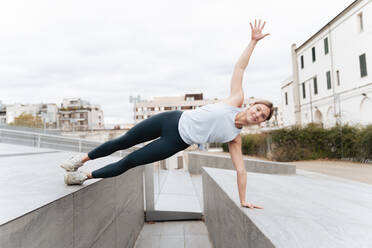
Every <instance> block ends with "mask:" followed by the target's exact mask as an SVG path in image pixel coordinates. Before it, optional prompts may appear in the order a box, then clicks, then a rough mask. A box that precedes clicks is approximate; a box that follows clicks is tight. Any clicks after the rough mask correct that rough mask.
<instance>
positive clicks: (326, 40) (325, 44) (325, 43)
mask: <svg viewBox="0 0 372 248" xmlns="http://www.w3.org/2000/svg"><path fill="white" fill-rule="evenodd" d="M328 51H329V50H328V37H327V38H325V39H324V54H328Z"/></svg>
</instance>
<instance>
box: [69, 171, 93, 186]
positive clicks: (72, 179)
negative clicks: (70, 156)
mask: <svg viewBox="0 0 372 248" xmlns="http://www.w3.org/2000/svg"><path fill="white" fill-rule="evenodd" d="M87 179H88V173H87V172H83V171H74V172H66V173H65V184H67V185H76V184H77V185H82V184H83V183H84V181H85V180H87Z"/></svg>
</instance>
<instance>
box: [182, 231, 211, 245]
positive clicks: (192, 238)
mask: <svg viewBox="0 0 372 248" xmlns="http://www.w3.org/2000/svg"><path fill="white" fill-rule="evenodd" d="M185 248H213V247H212V244H211V242H210V240H209V237H208V234H204V235H185Z"/></svg>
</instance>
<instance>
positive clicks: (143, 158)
mask: <svg viewBox="0 0 372 248" xmlns="http://www.w3.org/2000/svg"><path fill="white" fill-rule="evenodd" d="M187 147H188V145H187V144H185V143H180V142H179V141H178V140H177V139H175V138H174V137H169V136H168V137H167V136H166V137H161V138H160V139H157V140H154V141H153V142H151V143H149V144H147V145H146V146H144V147H142V148H140V149H138V150H136V151H134V152H132V153H130V154H128V155H127V156H126V157H125V158H123V159H121V160H119V161H118V162H115V163H112V164H109V165H106V166H105V167H103V168H101V169H98V170H95V171H93V172H92V173H91V176H92V177H93V178H107V177H114V176H117V175H120V174H122V173H124V172H126V171H127V170H129V169H131V168H133V167H136V166H139V165H143V164H149V163H152V162H156V161H159V160H163V159H166V158H168V157H170V156H172V155H173V154H175V153H177V152H179V151H181V150H184V149H186V148H187ZM88 178H89V176H88Z"/></svg>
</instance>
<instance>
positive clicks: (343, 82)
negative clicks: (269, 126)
mask: <svg viewBox="0 0 372 248" xmlns="http://www.w3.org/2000/svg"><path fill="white" fill-rule="evenodd" d="M371 8H372V7H371V1H370V0H357V1H354V2H353V3H352V4H351V5H349V6H348V7H347V8H346V9H345V10H343V11H342V12H341V13H340V14H338V15H337V16H336V17H335V18H333V19H332V20H331V21H330V22H329V23H327V24H326V25H325V26H324V27H322V28H321V29H320V30H319V31H318V32H317V33H315V34H314V35H313V36H311V37H310V38H309V39H308V40H307V41H305V42H304V43H303V44H302V45H300V46H299V47H296V44H293V45H292V62H293V77H292V79H293V81H292V80H291V79H288V80H286V81H284V82H283V83H282V89H281V91H282V92H281V94H282V96H281V97H282V105H283V112H284V113H283V117H284V124H285V125H292V124H302V125H303V124H307V123H311V122H315V123H322V124H324V126H325V127H328V126H332V125H335V123H336V122H337V121H339V122H340V123H342V124H345V123H349V124H368V123H372V77H371V73H372V59H371V58H372V11H371Z"/></svg>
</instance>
